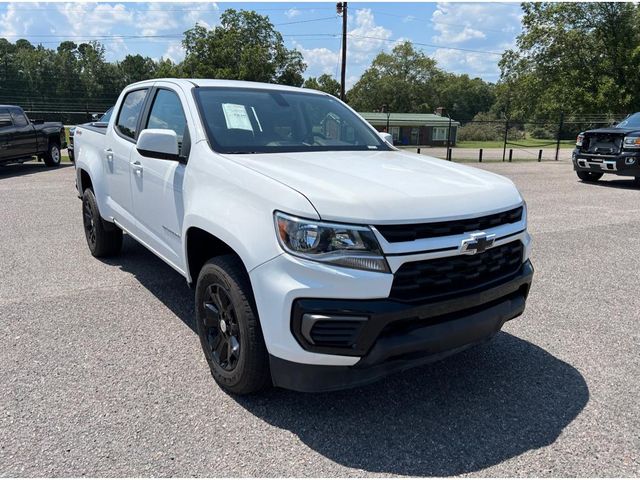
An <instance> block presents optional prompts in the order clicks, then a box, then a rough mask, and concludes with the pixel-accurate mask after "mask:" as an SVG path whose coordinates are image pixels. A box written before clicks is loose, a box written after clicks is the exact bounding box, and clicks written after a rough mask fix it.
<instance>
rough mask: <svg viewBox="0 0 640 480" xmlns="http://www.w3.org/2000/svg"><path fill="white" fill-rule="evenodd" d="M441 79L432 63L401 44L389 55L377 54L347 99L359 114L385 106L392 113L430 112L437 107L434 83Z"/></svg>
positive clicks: (409, 44)
mask: <svg viewBox="0 0 640 480" xmlns="http://www.w3.org/2000/svg"><path fill="white" fill-rule="evenodd" d="M441 77H442V72H441V71H440V70H439V69H438V68H437V67H436V62H435V60H433V59H431V58H429V57H427V56H426V55H425V54H424V53H422V52H420V51H418V50H416V49H415V48H414V47H413V45H412V44H411V42H404V43H401V44H399V45H396V46H395V47H394V48H393V50H392V52H391V53H386V52H382V53H379V54H378V55H377V56H376V57H375V58H374V60H373V62H372V63H371V66H370V67H369V68H368V69H367V70H365V72H364V74H363V75H362V77H360V80H358V81H357V82H356V84H355V85H354V86H353V88H352V89H351V90H349V93H348V94H347V98H348V100H349V103H350V104H351V105H352V106H353V107H354V108H355V109H356V110H360V111H372V110H379V109H380V108H381V107H382V105H385V104H386V105H388V106H389V109H390V110H391V111H392V112H432V111H433V110H434V109H435V108H436V106H437V105H435V103H436V99H437V92H436V88H435V85H436V80H437V79H438V78H441Z"/></svg>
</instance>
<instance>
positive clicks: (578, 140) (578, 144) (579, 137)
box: [576, 133, 584, 147]
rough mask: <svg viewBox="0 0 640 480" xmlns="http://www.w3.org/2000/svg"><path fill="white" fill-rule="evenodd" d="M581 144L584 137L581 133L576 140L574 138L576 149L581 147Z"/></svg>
mask: <svg viewBox="0 0 640 480" xmlns="http://www.w3.org/2000/svg"><path fill="white" fill-rule="evenodd" d="M583 142H584V135H583V134H582V133H581V134H579V135H578V138H576V147H581V146H582V143H583Z"/></svg>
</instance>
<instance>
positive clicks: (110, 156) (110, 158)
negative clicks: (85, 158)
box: [104, 148, 113, 162]
mask: <svg viewBox="0 0 640 480" xmlns="http://www.w3.org/2000/svg"><path fill="white" fill-rule="evenodd" d="M104 153H105V155H106V158H107V162H113V150H111V149H110V148H105V149H104Z"/></svg>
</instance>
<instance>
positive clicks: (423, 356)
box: [269, 293, 525, 392]
mask: <svg viewBox="0 0 640 480" xmlns="http://www.w3.org/2000/svg"><path fill="white" fill-rule="evenodd" d="M524 306H525V294H523V293H521V294H516V295H513V296H512V297H511V298H508V299H506V300H504V301H503V302H500V303H498V304H497V305H494V306H492V307H490V308H488V309H486V310H483V311H480V312H477V313H475V314H471V315H468V316H464V317H461V318H458V319H457V320H453V321H449V322H446V323H440V324H436V325H431V326H426V327H422V328H418V329H415V330H413V331H412V332H411V333H410V334H408V335H401V336H399V337H393V336H392V337H388V338H384V339H381V340H380V341H378V342H377V343H376V345H375V346H374V348H373V349H372V351H371V353H370V354H369V355H367V356H365V357H363V358H362V359H361V360H360V361H359V362H358V363H356V364H355V365H354V366H351V367H345V366H327V365H308V364H301V363H295V362H291V361H288V360H284V359H281V358H278V357H275V356H273V355H270V357H269V360H270V368H271V377H272V381H273V384H274V385H275V386H276V387H282V388H286V389H289V390H296V391H299V392H326V391H332V390H341V389H345V388H353V387H358V386H362V385H365V384H368V383H372V382H375V381H377V380H379V379H381V378H383V377H385V376H387V375H391V374H394V373H399V372H402V371H404V370H407V369H409V368H413V367H416V366H420V365H424V364H427V363H431V362H435V361H437V360H440V359H443V358H446V357H448V356H450V355H453V354H456V353H458V352H461V351H463V350H466V349H467V348H470V347H472V346H474V345H478V344H480V343H483V342H485V341H487V340H489V339H490V338H491V337H493V335H495V333H497V332H498V331H499V330H500V329H501V328H502V325H503V324H504V323H505V322H506V321H508V320H510V319H512V318H515V317H517V316H519V315H520V314H522V312H523V310H524Z"/></svg>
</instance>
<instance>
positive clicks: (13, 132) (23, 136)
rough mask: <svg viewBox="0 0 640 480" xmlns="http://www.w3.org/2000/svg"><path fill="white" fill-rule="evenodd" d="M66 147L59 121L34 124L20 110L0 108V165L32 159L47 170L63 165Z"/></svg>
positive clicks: (5, 106)
mask: <svg viewBox="0 0 640 480" xmlns="http://www.w3.org/2000/svg"><path fill="white" fill-rule="evenodd" d="M66 146H67V141H66V138H65V133H64V126H63V125H62V123H60V122H31V121H30V120H29V118H27V115H26V114H25V113H24V111H23V110H22V109H21V108H20V107H16V106H13V105H0V164H3V163H10V162H24V161H27V160H31V158H32V157H33V156H38V158H40V159H44V163H45V164H46V165H47V166H48V167H55V166H57V165H60V160H61V158H62V156H61V155H60V149H61V148H65V147H66Z"/></svg>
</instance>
